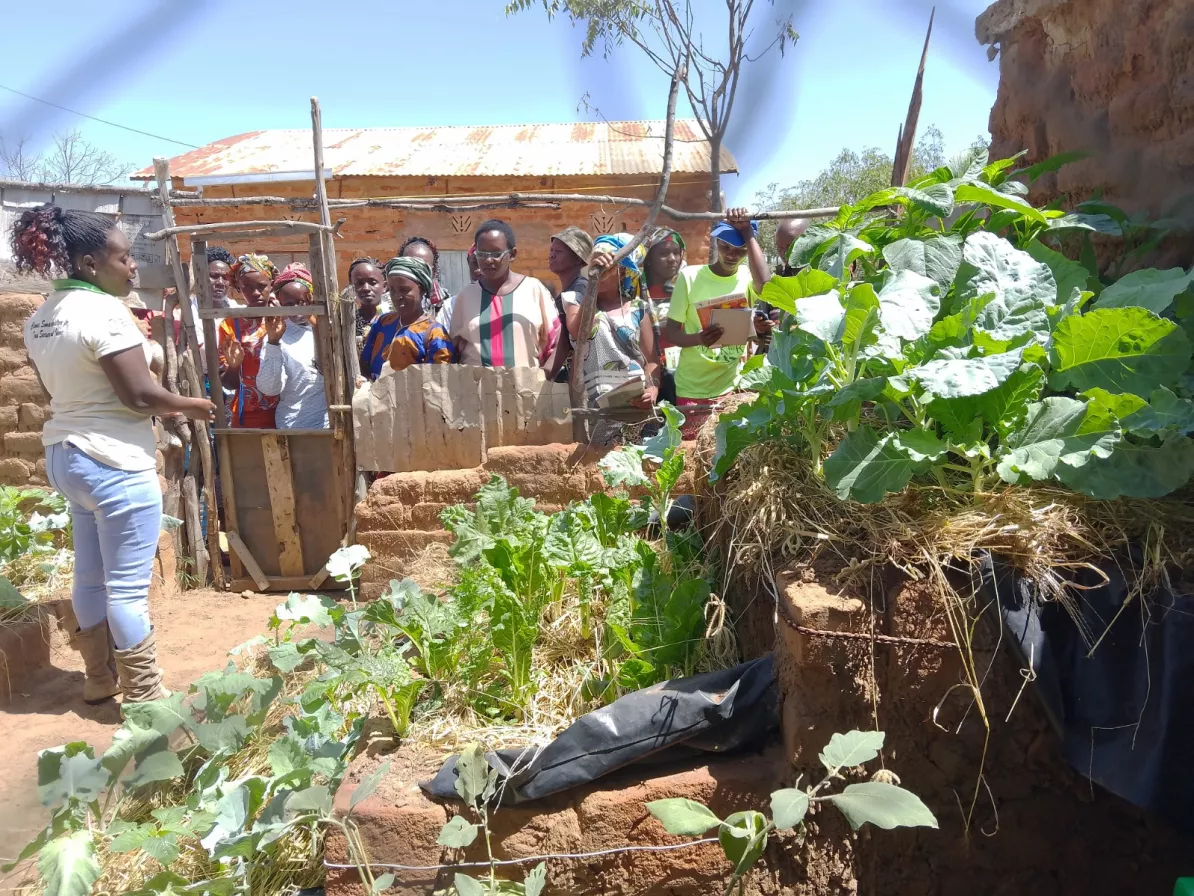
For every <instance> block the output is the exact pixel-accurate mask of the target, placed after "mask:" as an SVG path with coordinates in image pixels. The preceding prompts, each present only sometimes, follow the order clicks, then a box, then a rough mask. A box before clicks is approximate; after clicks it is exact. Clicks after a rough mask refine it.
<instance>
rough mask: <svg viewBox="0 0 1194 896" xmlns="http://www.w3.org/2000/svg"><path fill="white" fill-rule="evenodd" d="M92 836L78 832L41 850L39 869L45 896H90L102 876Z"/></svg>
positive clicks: (88, 832) (48, 844) (58, 838)
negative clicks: (93, 886) (92, 886)
mask: <svg viewBox="0 0 1194 896" xmlns="http://www.w3.org/2000/svg"><path fill="white" fill-rule="evenodd" d="M92 836H93V835H92V833H91V832H90V831H75V832H74V833H73V834H68V835H67V836H65V837H56V838H54V839H53V840H51V841H50V842H49V843H47V844H46V845H45V846H44V847H42V851H41V854H40V855H39V856H38V858H37V870H38V871H39V872H41V879H42V883H43V884H44V886H45V889H44V890H43V891H42V892H43V893H45V896H88V894H89V893H90V892H91V885H92V884H94V883H95V882H96V881H97V880H99V876H100V864H99V861H98V860H97V859H96V858H95V843H94V842H93V841H92V839H91V838H92Z"/></svg>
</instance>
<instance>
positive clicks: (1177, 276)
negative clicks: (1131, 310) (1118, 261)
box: [1094, 268, 1194, 314]
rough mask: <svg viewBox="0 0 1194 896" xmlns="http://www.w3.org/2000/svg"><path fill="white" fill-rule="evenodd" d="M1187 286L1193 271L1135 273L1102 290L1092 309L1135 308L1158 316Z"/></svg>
mask: <svg viewBox="0 0 1194 896" xmlns="http://www.w3.org/2000/svg"><path fill="white" fill-rule="evenodd" d="M1191 284H1194V270H1191V271H1190V272H1189V273H1187V272H1186V271H1184V270H1182V269H1181V268H1170V269H1169V270H1167V271H1158V270H1157V269H1156V268H1149V269H1147V270H1144V271H1135V272H1134V273H1131V274H1128V275H1126V276H1124V277H1122V278H1120V279H1119V280H1117V281H1116V282H1115V283H1112V284H1111V285H1110V286H1108V287H1107V288H1106V289H1104V290H1103V291H1102V292H1101V293H1100V294H1099V298H1098V301H1096V302H1095V304H1094V307H1095V308H1125V307H1128V306H1133V305H1137V306H1139V307H1141V308H1147V309H1148V310H1149V311H1151V312H1153V313H1154V314H1162V313H1164V312H1165V311H1167V310H1168V309H1169V306H1170V305H1172V304H1173V300H1174V299H1175V298H1177V296H1179V295H1180V294H1181V293H1183V292H1185V291H1186V290H1187V289H1189V288H1190V285H1191Z"/></svg>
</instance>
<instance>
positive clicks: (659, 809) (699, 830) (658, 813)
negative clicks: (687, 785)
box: [647, 797, 721, 837]
mask: <svg viewBox="0 0 1194 896" xmlns="http://www.w3.org/2000/svg"><path fill="white" fill-rule="evenodd" d="M647 811H648V812H650V813H651V814H652V815H654V816H655V817H656V818H658V819H659V823H660V824H662V825H663V829H664V830H665V831H667V832H668V833H669V834H673V835H675V836H677V837H699V836H700V835H701V834H703V833H705V831H707V830H709V829H710V828H712V827H716V826H717V825H719V824H721V819H720V818H718V817H717V816H716V815H714V814H713V813H712V812H711V811H710V810H709V807H708V806H705V805H703V804H702V803H698V802H696V801H695V800H686V799H681V798H679V797H676V798H673V799H666V800H653V801H652V802H649V803H647Z"/></svg>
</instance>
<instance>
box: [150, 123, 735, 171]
mask: <svg viewBox="0 0 1194 896" xmlns="http://www.w3.org/2000/svg"><path fill="white" fill-rule="evenodd" d="M663 129H664V123H663V122H662V121H611V122H581V123H576V124H527V125H497V126H492V127H439V128H327V129H325V130H324V132H323V143H324V163H325V165H326V166H327V167H328V168H330V169H332V172H333V174H334V176H336V177H450V176H456V177H478V176H479V177H551V176H565V175H652V174H658V173H659V170H660V168H661V167H662V165H663ZM709 161H710V152H709V144H708V142H707V141H706V140H705V139H704V135H702V134H701V132H700V128H699V126H698V125H697V122H696V121H694V120H679V121H677V122H676V142H675V149H674V152H673V171H675V172H677V173H700V172H705V171H708V170H709ZM313 168H314V160H313V156H312V149H311V131H310V130H306V129H302V130H278V131H250V132H249V133H247V134H238V135H236V136H235V137H226V138H225V139H223V140H217V141H216V142H214V143H209V144H208V145H207V146H204V147H201V148H199V149H196V150H192V151H191V152H188V153H183V154H182V155H180V156H175V157H174V158H172V159H171V160H170V174H171V175H172V176H174V177H184V178H186V177H218V176H221V175H237V174H267V173H269V172H274V171H277V172H284V171H311V170H312V169H313ZM721 169H722V171H737V170H738V163H737V162H736V161H735V160H734V157H733V155H732V154H731V153H730V152H729V151H728V150H726V149H725V148H724V147H723V148H722V151H721ZM133 177H134V178H136V179H141V180H148V179H152V177H153V168H152V167H148V168H143V169H141V170H140V171H138V172H137V173H136V174H134V175H133Z"/></svg>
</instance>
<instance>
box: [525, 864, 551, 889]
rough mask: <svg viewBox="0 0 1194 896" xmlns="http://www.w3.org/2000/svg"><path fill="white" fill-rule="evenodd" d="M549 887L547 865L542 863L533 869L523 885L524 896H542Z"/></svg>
mask: <svg viewBox="0 0 1194 896" xmlns="http://www.w3.org/2000/svg"><path fill="white" fill-rule="evenodd" d="M546 886H547V863H546V862H540V863H539V864H538V865H536V866H535V867H534V868H532V869H531V873H530V874H528V875H527V878H526V880H525V881H523V885H522V894H523V896H540V894H541V893H542V892H543V888H544V887H546Z"/></svg>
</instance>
